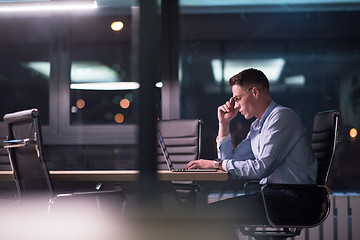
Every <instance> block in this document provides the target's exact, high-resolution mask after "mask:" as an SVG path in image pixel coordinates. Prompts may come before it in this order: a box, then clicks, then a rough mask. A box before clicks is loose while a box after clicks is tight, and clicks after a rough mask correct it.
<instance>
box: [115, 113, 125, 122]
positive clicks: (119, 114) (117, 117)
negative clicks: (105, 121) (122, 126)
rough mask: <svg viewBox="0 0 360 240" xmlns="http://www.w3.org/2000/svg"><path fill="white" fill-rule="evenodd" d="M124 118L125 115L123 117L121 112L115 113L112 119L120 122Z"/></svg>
mask: <svg viewBox="0 0 360 240" xmlns="http://www.w3.org/2000/svg"><path fill="white" fill-rule="evenodd" d="M124 119H125V117H124V115H123V114H121V113H117V114H116V115H115V117H114V120H115V122H117V123H122V122H124Z"/></svg>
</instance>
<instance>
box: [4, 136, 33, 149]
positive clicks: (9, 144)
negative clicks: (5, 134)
mask: <svg viewBox="0 0 360 240" xmlns="http://www.w3.org/2000/svg"><path fill="white" fill-rule="evenodd" d="M33 143H36V142H35V141H34V140H30V139H29V138H25V139H22V140H6V141H4V148H16V147H26V146H29V145H30V144H33Z"/></svg>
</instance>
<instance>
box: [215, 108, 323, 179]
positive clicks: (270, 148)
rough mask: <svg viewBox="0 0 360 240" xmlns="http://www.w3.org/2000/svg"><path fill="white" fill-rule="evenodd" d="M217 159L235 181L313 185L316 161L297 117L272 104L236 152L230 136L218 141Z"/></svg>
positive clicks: (303, 128) (254, 123) (253, 124)
mask: <svg viewBox="0 0 360 240" xmlns="http://www.w3.org/2000/svg"><path fill="white" fill-rule="evenodd" d="M218 157H219V158H220V159H223V160H224V161H223V165H222V166H223V167H224V169H226V170H227V171H228V172H229V173H230V174H231V176H232V177H233V178H238V179H244V178H246V179H258V180H260V179H261V181H260V183H262V184H265V183H293V184H294V183H295V184H313V183H315V181H316V176H317V161H316V158H315V156H314V153H313V151H312V149H311V145H310V143H309V141H308V139H307V137H306V129H305V127H304V126H303V124H302V122H301V120H300V118H299V117H298V116H297V114H296V113H295V112H294V111H293V110H291V109H289V108H286V107H283V106H280V105H278V104H276V103H275V102H274V101H272V102H271V103H270V105H269V106H268V108H267V109H266V111H265V113H264V114H263V116H262V118H261V119H260V120H259V119H256V120H255V121H254V122H253V123H252V124H251V127H250V131H249V133H248V135H247V137H246V138H245V139H244V140H243V141H242V142H240V143H239V145H238V146H237V147H236V148H234V149H233V147H232V144H231V137H230V135H228V136H226V137H224V138H223V139H220V140H219V141H218Z"/></svg>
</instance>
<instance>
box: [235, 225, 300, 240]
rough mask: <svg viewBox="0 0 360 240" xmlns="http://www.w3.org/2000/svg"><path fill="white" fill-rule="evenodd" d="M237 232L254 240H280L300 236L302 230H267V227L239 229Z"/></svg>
mask: <svg viewBox="0 0 360 240" xmlns="http://www.w3.org/2000/svg"><path fill="white" fill-rule="evenodd" d="M239 230H240V232H241V233H242V234H243V235H245V236H250V237H253V238H254V239H256V240H275V239H279V240H280V239H287V238H290V237H295V236H298V235H300V233H301V230H302V228H295V229H294V230H291V229H290V228H282V229H274V230H269V228H268V227H267V228H266V227H239Z"/></svg>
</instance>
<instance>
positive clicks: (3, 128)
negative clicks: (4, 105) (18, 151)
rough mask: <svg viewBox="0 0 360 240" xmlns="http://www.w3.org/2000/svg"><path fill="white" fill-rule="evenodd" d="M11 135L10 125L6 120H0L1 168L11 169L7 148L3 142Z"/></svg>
mask: <svg viewBox="0 0 360 240" xmlns="http://www.w3.org/2000/svg"><path fill="white" fill-rule="evenodd" d="M8 135H9V130H8V126H7V124H6V123H5V122H0V145H1V146H0V170H1V171H11V166H10V161H9V156H8V153H7V150H6V149H5V148H4V147H3V143H4V141H5V140H7V139H6V138H7V136H8Z"/></svg>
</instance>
